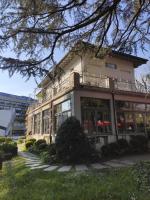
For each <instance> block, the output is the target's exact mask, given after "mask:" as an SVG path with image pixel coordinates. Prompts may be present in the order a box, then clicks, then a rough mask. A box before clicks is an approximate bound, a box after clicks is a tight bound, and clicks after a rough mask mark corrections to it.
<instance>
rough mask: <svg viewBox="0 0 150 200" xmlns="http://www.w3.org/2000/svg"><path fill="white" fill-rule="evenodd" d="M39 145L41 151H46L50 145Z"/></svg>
mask: <svg viewBox="0 0 150 200" xmlns="http://www.w3.org/2000/svg"><path fill="white" fill-rule="evenodd" d="M37 147H38V150H39V151H44V150H46V149H47V148H48V145H47V144H46V143H41V144H39V145H38V146H37Z"/></svg>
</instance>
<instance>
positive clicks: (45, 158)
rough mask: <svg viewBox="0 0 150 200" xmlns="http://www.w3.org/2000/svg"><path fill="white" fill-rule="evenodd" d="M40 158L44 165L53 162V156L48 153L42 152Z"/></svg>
mask: <svg viewBox="0 0 150 200" xmlns="http://www.w3.org/2000/svg"><path fill="white" fill-rule="evenodd" d="M40 157H41V159H42V161H43V162H44V163H49V162H50V160H51V156H50V154H49V152H48V151H45V152H41V153H40Z"/></svg>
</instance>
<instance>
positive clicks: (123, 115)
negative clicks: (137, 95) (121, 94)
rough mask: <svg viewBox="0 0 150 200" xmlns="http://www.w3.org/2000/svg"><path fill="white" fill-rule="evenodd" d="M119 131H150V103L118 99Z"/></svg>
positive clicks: (130, 132)
mask: <svg viewBox="0 0 150 200" xmlns="http://www.w3.org/2000/svg"><path fill="white" fill-rule="evenodd" d="M116 116H117V128H118V133H120V134H123V133H129V134H132V133H133V134H134V133H146V132H149V131H150V105H149V104H143V103H134V102H125V101H116Z"/></svg>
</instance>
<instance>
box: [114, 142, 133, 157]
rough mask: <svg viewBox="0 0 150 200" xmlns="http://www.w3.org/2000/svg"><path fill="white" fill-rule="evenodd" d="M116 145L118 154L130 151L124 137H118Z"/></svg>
mask: <svg viewBox="0 0 150 200" xmlns="http://www.w3.org/2000/svg"><path fill="white" fill-rule="evenodd" d="M117 143H118V146H119V155H120V156H122V155H125V154H128V153H129V151H130V146H129V143H128V141H127V140H125V139H119V140H118V142H117Z"/></svg>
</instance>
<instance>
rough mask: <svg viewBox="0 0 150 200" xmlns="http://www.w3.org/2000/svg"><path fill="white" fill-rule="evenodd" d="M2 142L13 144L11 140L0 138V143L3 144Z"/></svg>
mask: <svg viewBox="0 0 150 200" xmlns="http://www.w3.org/2000/svg"><path fill="white" fill-rule="evenodd" d="M3 142H7V143H9V142H13V140H12V139H11V138H9V137H0V143H3Z"/></svg>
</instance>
